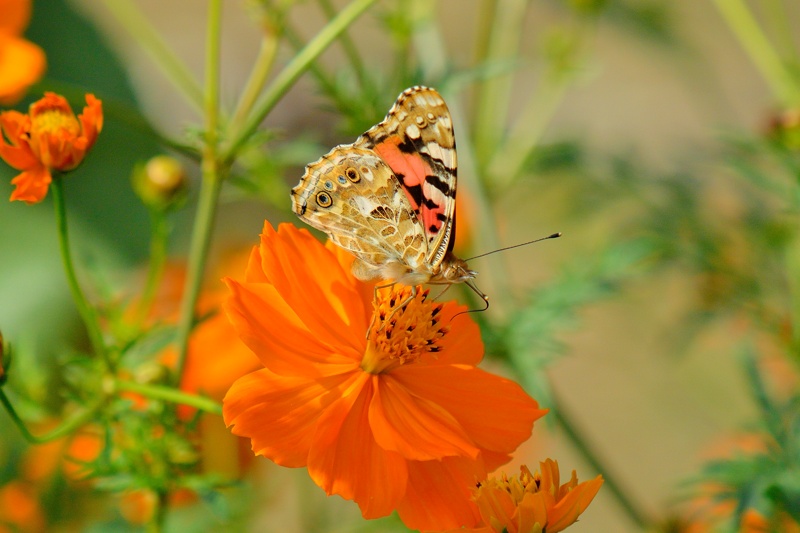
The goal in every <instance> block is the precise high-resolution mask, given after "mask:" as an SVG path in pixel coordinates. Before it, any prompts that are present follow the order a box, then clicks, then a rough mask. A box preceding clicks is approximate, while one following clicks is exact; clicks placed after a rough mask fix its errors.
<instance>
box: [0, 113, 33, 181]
mask: <svg viewBox="0 0 800 533" xmlns="http://www.w3.org/2000/svg"><path fill="white" fill-rule="evenodd" d="M0 128H2V132H0V157H2V158H3V159H4V160H5V162H6V163H8V164H9V165H11V166H12V167H14V168H15V169H17V170H28V169H30V168H33V167H38V166H41V162H40V161H39V159H38V158H37V157H36V155H34V153H33V151H32V150H31V147H30V146H29V145H28V142H27V140H26V139H24V138H23V137H22V136H23V135H24V134H26V133H27V131H28V130H29V129H30V118H29V117H28V115H23V114H22V113H20V112H19V111H5V112H3V113H0ZM3 133H5V135H3ZM6 137H7V138H8V140H9V142H10V144H8V143H6Z"/></svg>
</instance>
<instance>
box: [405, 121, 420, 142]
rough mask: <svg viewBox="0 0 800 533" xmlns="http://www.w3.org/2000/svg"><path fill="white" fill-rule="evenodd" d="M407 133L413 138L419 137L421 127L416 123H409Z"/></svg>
mask: <svg viewBox="0 0 800 533" xmlns="http://www.w3.org/2000/svg"><path fill="white" fill-rule="evenodd" d="M406 135H408V137H409V138H411V139H419V128H418V127H417V126H416V124H409V125H408V126H407V127H406Z"/></svg>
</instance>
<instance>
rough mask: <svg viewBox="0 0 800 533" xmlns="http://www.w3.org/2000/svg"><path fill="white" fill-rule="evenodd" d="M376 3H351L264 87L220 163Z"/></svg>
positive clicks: (228, 159) (234, 152)
mask: <svg viewBox="0 0 800 533" xmlns="http://www.w3.org/2000/svg"><path fill="white" fill-rule="evenodd" d="M376 1H377V0H354V1H353V2H351V3H350V4H348V5H347V6H346V7H345V8H344V9H342V10H341V11H340V12H339V14H338V15H336V17H334V18H333V20H331V21H330V22H329V23H328V24H327V25H326V26H325V27H324V28H323V29H322V30H321V31H320V32H319V33H318V34H317V35H316V36H315V37H314V38H313V39H312V40H311V41H309V43H308V44H307V45H306V46H305V48H303V49H302V50H301V51H300V52H299V53H298V54H297V55H296V56H294V58H293V59H292V60H291V61H290V62H289V64H288V65H286V67H285V68H284V69H283V70H282V71H281V72H280V74H278V76H277V77H276V78H275V79H274V80H273V82H272V83H271V84H270V86H269V87H268V88H267V90H266V92H265V93H264V95H263V96H262V97H261V100H260V101H259V102H258V103H257V104H256V107H255V111H254V112H253V113H251V114H250V116H249V117H248V120H247V121H246V122H245V123H244V125H243V126H242V127H241V128H240V129H237V130H235V131H232V132H231V135H230V137H229V138H230V144H229V145H228V147H227V149H226V150H225V151H224V154H223V158H222V161H223V162H224V163H225V164H226V165H227V164H230V163H232V162H233V160H234V159H235V158H236V155H237V153H238V152H239V150H240V149H241V147H242V146H243V145H244V144H245V143H246V142H247V140H248V139H249V138H250V137H251V136H252V135H253V133H255V131H256V130H257V129H258V127H259V125H260V124H261V122H262V121H263V120H264V118H265V117H266V116H267V115H268V114H269V112H270V111H272V108H273V107H275V105H276V104H277V103H278V102H279V101H280V99H281V98H282V97H283V95H284V94H286V92H287V91H288V90H289V88H290V87H291V86H292V85H293V84H294V82H295V81H297V79H298V78H299V77H300V76H301V75H302V74H303V73H304V72H305V71H306V70H308V68H309V66H310V65H311V64H312V63H313V62H314V60H316V59H317V57H319V56H320V54H322V52H324V51H325V50H326V49H327V48H328V46H330V45H331V43H332V42H333V41H335V40H336V39H337V38H338V37H339V35H340V34H341V33H342V32H343V31H344V30H345V29H347V27H348V26H349V25H350V24H352V23H353V21H354V20H356V19H357V18H358V17H359V16H361V15H362V14H363V13H364V12H365V11H366V10H367V9H369V8H370V7H371V6H372V5H373V4H374V3H375V2H376Z"/></svg>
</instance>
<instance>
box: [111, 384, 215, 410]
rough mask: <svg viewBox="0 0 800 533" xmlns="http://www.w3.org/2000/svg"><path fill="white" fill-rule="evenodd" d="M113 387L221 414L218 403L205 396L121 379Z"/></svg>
mask: <svg viewBox="0 0 800 533" xmlns="http://www.w3.org/2000/svg"><path fill="white" fill-rule="evenodd" d="M114 385H115V388H116V389H117V390H121V391H128V392H135V393H137V394H141V395H142V396H146V397H148V398H151V399H154V400H165V401H167V402H172V403H177V404H181V405H188V406H189V407H194V408H195V409H200V410H201V411H206V412H208V413H213V414H215V415H221V414H222V406H221V405H220V404H219V402H216V401H214V400H212V399H211V398H206V397H205V396H198V395H196V394H189V393H186V392H182V391H180V390H178V389H174V388H172V387H164V386H162V385H147V384H144V383H136V382H134V381H126V380H123V379H115V380H114Z"/></svg>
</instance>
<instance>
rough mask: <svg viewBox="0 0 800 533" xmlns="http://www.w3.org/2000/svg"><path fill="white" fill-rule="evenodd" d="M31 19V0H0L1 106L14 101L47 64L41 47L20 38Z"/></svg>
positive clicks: (41, 73) (38, 76)
mask: <svg viewBox="0 0 800 533" xmlns="http://www.w3.org/2000/svg"><path fill="white" fill-rule="evenodd" d="M30 18H31V0H0V105H12V104H15V103H17V102H18V101H19V100H20V98H22V97H23V96H24V95H25V91H27V90H28V87H30V86H31V85H33V84H34V83H36V82H37V81H39V79H40V78H41V77H42V75H43V74H44V71H45V67H46V66H47V62H46V60H45V55H44V52H43V51H42V49H41V48H39V47H38V46H36V45H35V44H33V43H32V42H30V41H26V40H25V39H23V38H22V37H20V36H21V35H22V32H23V31H24V30H25V28H26V27H27V26H28V21H29V20H30Z"/></svg>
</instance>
